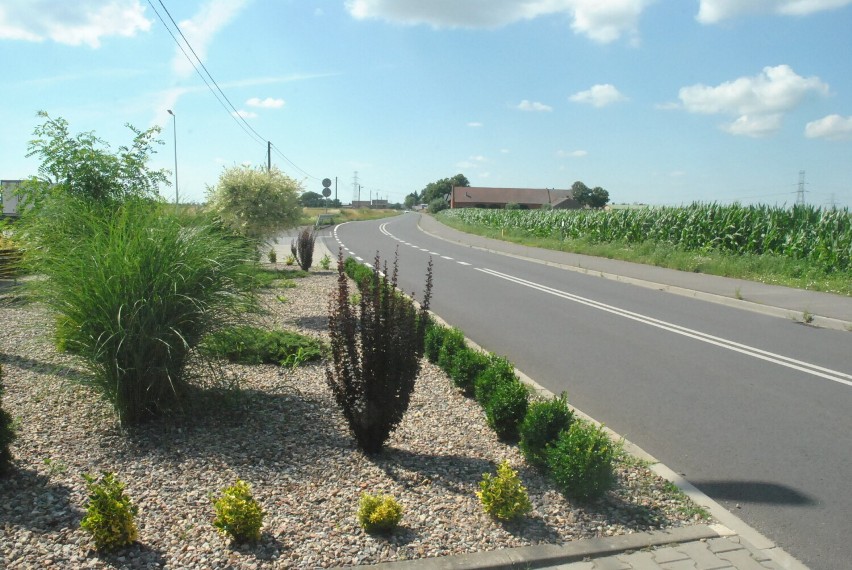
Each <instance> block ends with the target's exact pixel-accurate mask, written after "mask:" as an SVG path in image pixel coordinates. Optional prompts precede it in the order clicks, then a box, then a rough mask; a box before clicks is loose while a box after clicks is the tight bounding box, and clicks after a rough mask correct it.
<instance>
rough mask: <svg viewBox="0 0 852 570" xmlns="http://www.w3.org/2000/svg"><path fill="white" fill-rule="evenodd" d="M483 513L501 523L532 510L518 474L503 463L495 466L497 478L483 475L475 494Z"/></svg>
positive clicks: (506, 463) (488, 474) (505, 462)
mask: <svg viewBox="0 0 852 570" xmlns="http://www.w3.org/2000/svg"><path fill="white" fill-rule="evenodd" d="M476 496H477V497H479V501H480V502H481V503H482V508H483V509H485V512H486V513H488V514H489V515H491V516H492V517H494V518H495V519H498V520H501V521H509V520H512V519H515V518H517V517H519V516H523V515H525V514H527V513H528V512H530V511H531V510H532V503H530V499H529V495H528V494H527V490H526V488H525V487H524V486H523V484H522V483H521V479H520V477H518V472H517V471H515V470H514V469H512V468H511V467H510V466H509V462H508V461H505V460H504V461H503V462H502V463H501V464H500V465H498V466H497V476H496V477H495V476H493V475H491V473H483V475H482V481H480V482H479V491H477V492H476Z"/></svg>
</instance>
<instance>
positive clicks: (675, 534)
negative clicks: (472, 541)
mask: <svg viewBox="0 0 852 570" xmlns="http://www.w3.org/2000/svg"><path fill="white" fill-rule="evenodd" d="M720 536H724V535H723V534H720V533H719V529H717V528H716V527H714V526H711V525H699V526H691V527H684V528H676V529H672V530H658V531H653V532H643V533H636V534H626V535H622V536H613V537H607V538H588V539H584V540H578V541H576V542H570V543H566V544H542V545H537V546H522V547H519V548H505V549H502V550H492V551H489V552H476V553H471V554H459V555H455V556H443V557H437V558H418V559H416V560H402V561H398V562H383V563H381V564H375V565H372V566H363V567H362V568H377V569H380V570H420V569H424V570H425V569H429V570H434V569H438V568H454V569H457V570H458V569H465V570H499V569H509V568H545V567H549V566H556V565H558V564H569V563H571V562H581V561H582V560H584V559H586V558H600V557H603V556H612V555H615V554H621V553H623V552H627V551H630V550H641V549H643V548H651V547H655V546H664V545H668V544H679V543H683V542H692V541H695V540H706V539H710V538H719V537H720Z"/></svg>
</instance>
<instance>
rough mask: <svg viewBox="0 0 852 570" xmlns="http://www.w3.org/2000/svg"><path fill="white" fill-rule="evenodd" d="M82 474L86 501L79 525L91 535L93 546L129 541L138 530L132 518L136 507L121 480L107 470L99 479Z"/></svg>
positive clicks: (111, 547) (109, 546) (106, 546)
mask: <svg viewBox="0 0 852 570" xmlns="http://www.w3.org/2000/svg"><path fill="white" fill-rule="evenodd" d="M83 478H84V479H85V480H86V486H87V487H88V491H89V502H88V505H87V506H86V516H85V517H83V520H82V521H81V522H80V526H81V527H82V528H83V530H85V531H87V532H88V533H89V534H91V535H92V538H93V539H94V541H95V546H96V548H97V549H98V550H103V551H108V550H114V549H116V548H121V547H122V546H126V545H128V544H132V543H133V542H134V541H135V540H136V537H137V534H138V532H137V530H136V523H135V522H134V520H133V519H134V517H135V516H136V514H137V513H138V510H139V509H138V508H137V507H136V505H134V504H133V503H132V502H131V501H130V497H128V496H127V494H126V493H125V492H124V484H123V483H122V482H120V481H119V480H118V479H116V478H115V475H114V474H113V473H108V472H104V473H103V474H102V477H101V479H100V481H98V480H96V479H95V478H94V477H92V476H91V475H86V474H84V475H83Z"/></svg>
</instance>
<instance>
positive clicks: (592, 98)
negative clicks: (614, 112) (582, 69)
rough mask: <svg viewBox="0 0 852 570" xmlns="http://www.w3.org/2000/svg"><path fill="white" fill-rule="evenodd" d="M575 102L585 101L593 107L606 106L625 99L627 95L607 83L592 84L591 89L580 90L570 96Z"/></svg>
mask: <svg viewBox="0 0 852 570" xmlns="http://www.w3.org/2000/svg"><path fill="white" fill-rule="evenodd" d="M570 99H571V101H574V102H575V103H586V104H588V105H592V106H594V107H606V106H607V105H612V104H613V103H618V102H619V101H626V100H627V97H625V96H624V95H622V94H621V93H620V92H619V91H618V89H616V88H615V87H614V86H613V85H610V84H609V83H606V84H603V85H593V86H592V88H591V89H588V90H586V91H580V92H579V93H575V94H574V95H571V97H570Z"/></svg>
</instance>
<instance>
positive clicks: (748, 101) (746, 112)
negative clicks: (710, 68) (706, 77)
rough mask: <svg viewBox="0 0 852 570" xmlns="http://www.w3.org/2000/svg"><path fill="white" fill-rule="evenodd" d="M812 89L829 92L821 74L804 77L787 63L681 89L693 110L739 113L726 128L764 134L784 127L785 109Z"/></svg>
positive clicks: (686, 105)
mask: <svg viewBox="0 0 852 570" xmlns="http://www.w3.org/2000/svg"><path fill="white" fill-rule="evenodd" d="M810 93H818V94H821V95H826V94H828V85H827V84H825V83H823V82H822V81H821V80H820V78H819V77H807V78H805V77H801V76H800V75H798V74H796V72H794V71H793V70H792V69H791V68H790V67H789V66H787V65H778V66H776V67H764V68H763V71H762V72H761V73H760V74H758V75H756V76H754V77H740V78H738V79H735V80H733V81H726V82H724V83H721V84H719V85H717V86H715V87H709V86H706V85H702V84H697V85H691V86H689V87H683V88H681V89H680V91H679V93H678V97H679V98H680V101H681V104H682V106H683V108H684V109H686V110H687V111H689V112H691V113H702V114H725V115H739V118H737V120H736V121H734V122H733V123H729V124H727V125H725V126H724V127H723V129H724V130H725V131H727V132H729V133H731V134H738V135H739V134H742V135H748V136H765V135H768V134H770V133H771V132H773V131H775V130H778V129H779V128H780V127H781V118H782V115H783V113H785V112H787V111H791V110H792V109H794V108H795V107H797V106H798V105H799V104H800V103H801V102H802V101H803V100H804V99H805V97H807V96H808V95H809V94H810Z"/></svg>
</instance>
